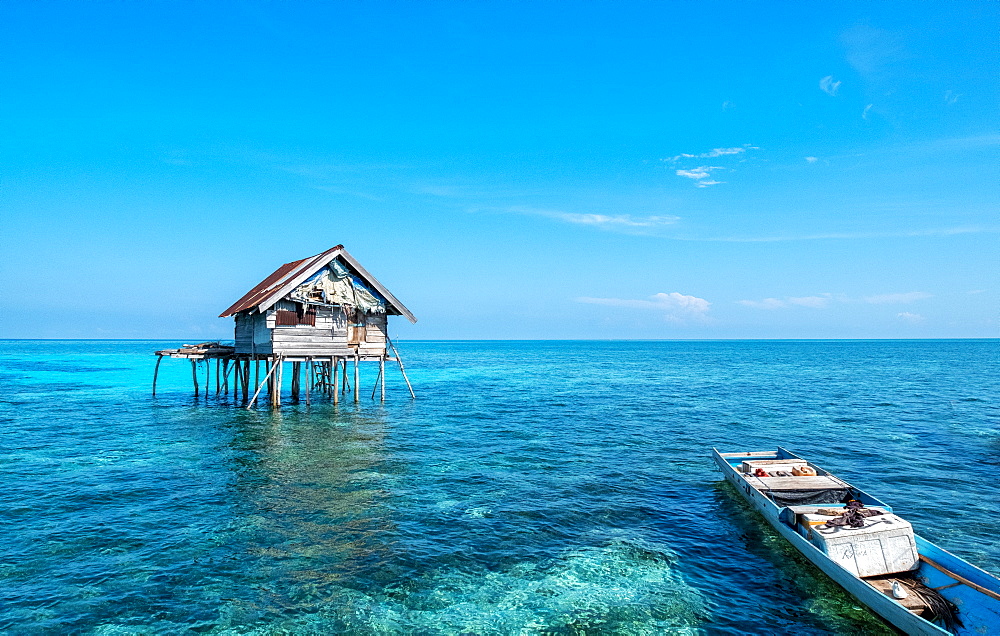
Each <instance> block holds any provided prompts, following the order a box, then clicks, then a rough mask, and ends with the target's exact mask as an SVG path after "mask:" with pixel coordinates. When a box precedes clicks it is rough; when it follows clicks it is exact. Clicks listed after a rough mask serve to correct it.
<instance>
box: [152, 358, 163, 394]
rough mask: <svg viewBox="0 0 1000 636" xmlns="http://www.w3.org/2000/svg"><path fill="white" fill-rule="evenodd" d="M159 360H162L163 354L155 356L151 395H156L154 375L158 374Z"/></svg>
mask: <svg viewBox="0 0 1000 636" xmlns="http://www.w3.org/2000/svg"><path fill="white" fill-rule="evenodd" d="M161 362H163V356H156V368H155V369H153V397H156V376H158V375H160V363H161Z"/></svg>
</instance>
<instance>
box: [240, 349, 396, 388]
mask: <svg viewBox="0 0 1000 636" xmlns="http://www.w3.org/2000/svg"><path fill="white" fill-rule="evenodd" d="M397 357H398V356H397ZM254 365H255V366H256V369H254V372H253V383H254V385H255V386H256V385H258V384H260V358H256V360H255V362H254Z"/></svg>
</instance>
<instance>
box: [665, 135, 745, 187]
mask: <svg viewBox="0 0 1000 636" xmlns="http://www.w3.org/2000/svg"><path fill="white" fill-rule="evenodd" d="M757 149H758V147H757V146H751V145H750V144H744V145H743V146H739V147H732V148H713V149H711V150H709V151H708V152H698V153H688V152H682V153H681V154H679V155H674V156H673V157H665V158H663V159H660V161H663V162H667V163H673V164H676V163H677V162H679V161H681V160H685V159H718V158H720V157H733V156H738V155H742V154H745V153H746V152H747V151H748V150H757ZM741 161H742V160H741ZM725 169H726V168H725V167H724V166H697V167H678V168H674V174H676V175H677V176H678V177H684V178H686V179H694V180H696V181H697V183H696V184H695V185H696V186H697V187H699V188H707V187H710V186H714V185H719V184H720V183H725V182H724V181H717V180H714V179H710V177H711V176H712V171H713V170H725Z"/></svg>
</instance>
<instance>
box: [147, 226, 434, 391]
mask: <svg viewBox="0 0 1000 636" xmlns="http://www.w3.org/2000/svg"><path fill="white" fill-rule="evenodd" d="M228 316H233V317H235V319H236V342H235V347H234V349H233V351H232V353H229V354H228V355H225V356H221V355H219V352H218V351H215V352H214V353H208V352H206V355H205V356H204V357H203V358H200V359H204V360H205V361H206V363H207V362H209V361H210V359H213V358H214V359H215V360H216V384H217V391H219V390H223V389H225V390H228V386H229V382H228V381H229V376H230V374H232V375H233V377H234V387H235V389H234V390H235V392H236V393H239V391H240V390H241V389H242V392H243V398H244V399H245V400H247V399H249V401H250V402H251V404H252V403H253V402H254V401H255V400H256V398H257V396H258V395H259V394H260V392H261V389H262V388H264V386H265V385H266V386H267V388H268V395H269V396H270V399H271V403H272V404H273V405H280V403H281V386H282V376H283V373H284V363H290V364H291V372H292V383H291V391H292V397H293V398H298V396H299V394H300V390H301V385H302V377H301V376H302V373H303V371H304V372H305V393H306V399H307V400H309V399H310V389H313V391H314V392H315V391H317V390H318V391H319V392H320V393H323V394H326V395H330V396H332V397H333V399H334V401H335V402H336V401H337V399H338V397H337V396H338V394H339V393H342V392H344V391H346V390H347V389H348V386H353V389H354V391H353V392H354V399H355V401H357V400H358V396H359V387H358V379H359V373H358V365H359V364H360V363H361V362H377V363H378V364H379V376H378V380H376V382H375V384H376V386H375V387H374V388H373V391H372V395H373V397H374V391H375V389H377V388H378V386H379V381H381V388H382V399H383V400H384V399H385V363H386V362H396V363H397V364H398V365H399V369H400V372H401V373H402V375H403V378H404V380H406V385H407V387H408V388H409V385H410V383H409V380H407V379H406V372H405V370H404V369H403V363H402V360H400V358H399V353H398V351H396V348H395V346H394V345H393V343H392V340H390V339H389V331H388V316H405V317H406V318H407V319H408V320H409V321H410V322H416V321H417V319H416V317H414V315H413V314H412V313H410V310H408V309H407V308H406V307H405V306H403V304H402V303H401V302H399V300H397V299H396V297H395V296H393V295H392V294H391V293H390V292H389V290H388V289H386V288H385V287H383V286H382V284H381V283H380V282H378V280H376V279H375V277H374V276H372V275H371V274H369V273H368V271H367V270H365V268H364V267H362V266H361V264H360V263H358V262H357V261H356V260H354V257H352V256H351V255H350V254H348V253H347V250H345V249H344V246H342V245H338V246H336V247H333V248H331V249H329V250H327V251H325V252H323V253H322V254H318V255H316V256H312V257H309V258H304V259H302V260H298V261H293V262H291V263H285V264H284V265H282V266H281V267H279V268H278V269H277V270H276V271H275V272H274V273H272V274H271V275H270V276H268V277H267V278H265V279H264V280H263V281H261V282H260V284H258V285H257V286H256V287H254V288H253V289H251V290H250V291H249V292H247V293H246V294H245V295H244V296H243V297H242V298H240V299H239V300H238V301H236V302H235V303H234V304H233V305H232V306H231V307H230V308H229V309H227V310H225V311H224V312H222V314H221V315H220V317H221V318H226V317H228ZM157 354H158V355H160V356H161V358H162V357H163V356H170V357H185V358H189V359H191V360H192V370H193V371H194V369H195V366H196V364H197V360H199V358H198V357H197V352H196V351H192V350H191V349H187V350H183V349H177V350H169V351H158V352H157ZM251 362H253V363H254V381H253V384H254V385H256V386H257V390H256V392H255V393H254V396H253V398H249V389H250V375H251V374H250V367H251V365H250V363H251ZM261 362H263V363H264V371H263V380H261V375H262V374H261V368H260V366H261V364H260V363H261ZM348 362H353V365H354V378H353V382H352V381H351V380H349V379H348V373H347V365H348ZM220 364H221V368H220ZM157 366H159V360H157ZM206 373H210V371H209V370H208V369H206ZM194 374H195V375H194V377H195V391H196V393H197V372H196V371H194ZM220 377H221V382H222V385H221V386H219V383H220ZM207 391H208V387H207V386H206V393H207ZM410 393H411V394H412V393H413V391H412V389H410ZM154 394H155V378H154Z"/></svg>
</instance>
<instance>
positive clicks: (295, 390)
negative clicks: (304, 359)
mask: <svg viewBox="0 0 1000 636" xmlns="http://www.w3.org/2000/svg"><path fill="white" fill-rule="evenodd" d="M301 371H302V363H301V362H293V363H292V399H293V400H295V401H298V399H299V374H300V373H301Z"/></svg>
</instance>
